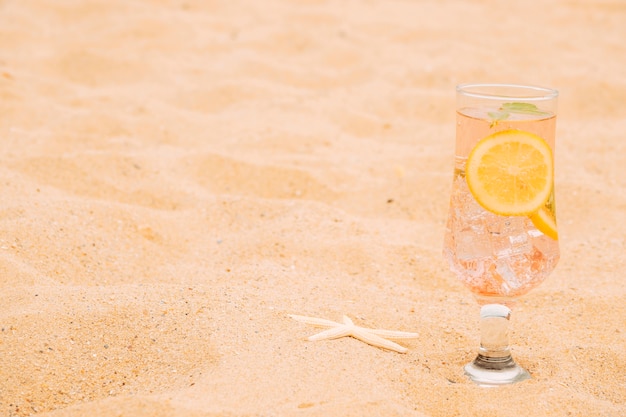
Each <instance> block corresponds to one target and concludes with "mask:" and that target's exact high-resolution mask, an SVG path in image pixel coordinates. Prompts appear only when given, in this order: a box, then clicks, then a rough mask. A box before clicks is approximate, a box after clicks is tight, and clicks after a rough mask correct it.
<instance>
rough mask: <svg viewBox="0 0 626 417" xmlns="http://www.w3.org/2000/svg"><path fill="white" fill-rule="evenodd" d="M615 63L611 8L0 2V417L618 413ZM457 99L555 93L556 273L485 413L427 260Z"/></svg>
mask: <svg viewBox="0 0 626 417" xmlns="http://www.w3.org/2000/svg"><path fill="white" fill-rule="evenodd" d="M624 39H626V3H625V2H622V1H619V0H613V1H609V0H606V1H589V0H587V1H573V0H572V1H565V0H551V1H544V2H541V7H539V6H538V3H532V5H531V2H521V1H498V0H483V1H478V0H476V1H452V0H443V1H440V0H423V1H418V0H414V1H411V0H403V1H402V0H361V1H356V0H352V1H350V0H345V1H342V0H292V1H288V0H263V1H261V0H259V1H252V0H249V1H242V0H230V1H218V0H213V1H199V0H198V1H193V0H188V1H183V0H180V1H179V0H171V1H166V0H162V1H157V0H152V1H150V0H116V1H112V0H98V1H82V0H55V1H53V0H0V283H1V286H2V288H1V291H0V306H1V309H0V326H1V332H0V415H1V416H14V415H18V416H25V415H31V414H37V415H45V416H50V417H53V416H54V417H59V416H85V415H88V416H90V417H100V416H102V417H104V416H107V417H108V416H130V417H134V416H148V415H149V416H203V417H208V416H211V417H215V416H224V417H234V416H237V417H243V416H416V417H424V416H429V417H443V416H446V417H449V416H483V417H490V416H587V417H588V416H603V417H607V416H609V417H617V416H624V415H626V405H625V403H626V326H625V325H626V283H625V281H624V278H625V276H624V270H625V266H626V265H625V261H624V259H625V255H624V254H625V247H626V242H625V236H626V222H625V221H624V220H625V214H626V180H625V176H624V174H623V170H624V167H625V166H626V141H625V140H624V137H625V134H626V46H625V45H626V44H625V42H624ZM480 81H491V82H521V83H531V84H540V85H546V86H551V87H554V88H557V89H559V90H560V91H561V101H560V114H559V122H558V129H557V141H558V144H557V158H556V169H557V173H556V184H557V204H558V207H559V226H560V236H561V250H562V257H561V261H560V264H559V266H558V267H557V269H556V271H555V272H554V273H553V274H552V275H551V277H550V279H549V280H548V281H547V282H546V283H545V284H544V285H542V286H541V287H540V288H537V289H536V290H534V291H533V292H531V293H530V294H529V295H527V296H526V297H524V298H523V299H522V300H521V301H520V303H519V305H518V306H517V308H516V309H515V311H514V316H513V326H514V333H513V335H512V344H513V352H514V355H515V356H516V358H517V359H518V361H519V362H520V363H521V364H523V365H524V366H526V367H527V368H528V369H529V370H530V371H531V372H532V375H533V379H532V380H530V381H527V382H525V383H523V384H518V385H516V386H511V387H506V388H502V389H495V390H486V389H482V388H478V387H476V386H474V385H473V384H472V383H470V382H468V381H467V380H466V379H465V377H464V376H463V374H462V371H461V366H462V365H463V364H464V363H465V362H467V361H468V360H470V359H471V358H472V357H473V355H474V352H475V349H476V347H477V345H478V306H477V304H476V303H475V301H474V300H473V298H472V295H471V294H470V293H469V292H468V291H467V290H466V289H465V288H464V287H462V286H461V284H459V283H458V282H457V281H456V278H455V277H454V276H453V275H452V274H451V273H450V272H449V271H448V268H447V266H446V265H445V264H444V262H443V259H442V255H441V245H442V241H443V233H444V224H445V219H446V215H447V206H448V198H449V191H450V186H451V180H452V168H453V166H452V164H453V148H454V99H455V98H454V86H455V85H456V84H457V83H461V82H480ZM288 314H303V315H311V316H319V317H324V318H327V319H333V320H340V318H341V316H342V315H343V314H348V315H349V316H350V317H352V318H353V319H354V320H355V321H356V322H357V324H360V325H363V326H368V327H380V328H387V329H395V330H404V331H415V332H418V333H419V334H420V338H419V339H417V340H412V341H405V342H401V343H402V344H404V345H405V346H407V347H408V348H409V352H408V353H407V354H398V353H393V352H388V351H383V350H381V349H378V348H375V347H371V346H368V345H366V344H364V343H361V342H359V341H357V340H355V339H352V338H343V339H338V340H334V341H322V342H308V341H306V340H305V338H306V337H307V336H309V335H311V334H314V333H315V332H317V331H318V330H317V329H315V328H313V327H311V326H308V325H305V324H302V323H297V322H295V321H293V320H291V319H290V318H288V317H287V315H288Z"/></svg>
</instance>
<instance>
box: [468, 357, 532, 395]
mask: <svg viewBox="0 0 626 417" xmlns="http://www.w3.org/2000/svg"><path fill="white" fill-rule="evenodd" d="M465 375H467V376H469V377H470V379H471V380H472V381H474V382H475V383H476V384H477V385H479V386H481V387H497V386H500V385H507V384H514V383H516V382H520V381H524V380H526V379H530V374H529V373H528V371H527V370H526V369H524V368H522V367H521V366H519V365H518V364H516V363H515V361H514V360H513V358H511V357H510V356H509V357H508V358H506V359H504V360H503V359H499V360H495V361H494V360H493V359H492V358H485V357H482V356H481V355H478V357H477V358H476V359H474V360H473V361H472V362H470V363H468V364H467V365H465Z"/></svg>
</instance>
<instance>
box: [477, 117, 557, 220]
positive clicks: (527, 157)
mask: <svg viewBox="0 0 626 417" xmlns="http://www.w3.org/2000/svg"><path fill="white" fill-rule="evenodd" d="M552 161H553V160H552V150H551V149H550V146H549V145H548V144H547V143H546V141H545V140H543V138H541V137H539V136H537V135H535V134H533V133H530V132H525V131H522V130H515V129H510V130H504V131H502V132H497V133H494V134H492V135H489V136H487V137H486V138H484V139H481V140H480V141H479V142H478V143H477V144H476V146H475V147H474V149H473V150H472V152H471V153H470V155H469V158H468V159H467V165H466V172H465V176H466V179H467V185H468V186H469V189H470V192H471V193H472V195H473V196H474V198H475V199H476V201H478V203H479V204H480V205H481V206H483V207H484V208H485V209H486V210H489V211H491V212H493V213H496V214H499V215H503V216H529V215H532V214H534V213H537V212H538V211H539V209H540V208H541V207H543V205H544V204H545V202H546V201H547V200H548V198H549V197H550V194H551V192H552V182H553V171H554V168H553V162H552Z"/></svg>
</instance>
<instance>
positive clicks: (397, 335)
mask: <svg viewBox="0 0 626 417" xmlns="http://www.w3.org/2000/svg"><path fill="white" fill-rule="evenodd" d="M289 317H291V318H292V319H294V320H297V321H299V322H302V323H307V324H312V325H314V326H317V327H330V329H328V330H324V331H323V332H321V333H318V334H315V335H313V336H309V337H308V338H307V339H308V340H310V341H316V340H324V339H337V338H340V337H345V336H351V337H354V338H355V339H359V340H361V341H362V342H365V343H367V344H370V345H372V346H377V347H379V348H383V349H389V350H393V351H395V352H399V353H406V352H407V350H408V349H407V348H405V347H404V346H400V345H399V344H397V343H394V342H392V341H390V340H387V339H384V337H386V338H389V339H415V338H417V337H418V336H419V335H418V334H417V333H410V332H398V331H393V330H382V329H368V328H365V327H360V326H357V325H355V324H354V322H353V321H352V320H350V317H348V316H343V323H337V322H335V321H331V320H326V319H319V318H317V317H307V316H298V315H296V314H290V315H289Z"/></svg>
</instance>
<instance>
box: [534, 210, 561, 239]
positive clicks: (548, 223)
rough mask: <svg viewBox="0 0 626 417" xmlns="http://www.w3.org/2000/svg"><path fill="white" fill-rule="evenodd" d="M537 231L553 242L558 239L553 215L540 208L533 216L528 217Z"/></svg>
mask: <svg viewBox="0 0 626 417" xmlns="http://www.w3.org/2000/svg"><path fill="white" fill-rule="evenodd" d="M530 220H531V221H532V222H533V224H534V225H535V227H536V228H537V230H539V231H540V232H541V233H543V234H544V235H546V236H548V237H551V238H552V239H554V240H558V239H559V232H558V231H557V228H556V219H555V218H554V214H553V213H552V211H550V210H549V209H548V208H546V207H542V208H540V209H539V211H537V212H536V213H535V214H533V215H532V216H530Z"/></svg>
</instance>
